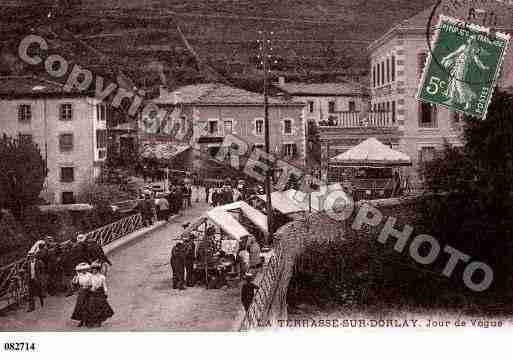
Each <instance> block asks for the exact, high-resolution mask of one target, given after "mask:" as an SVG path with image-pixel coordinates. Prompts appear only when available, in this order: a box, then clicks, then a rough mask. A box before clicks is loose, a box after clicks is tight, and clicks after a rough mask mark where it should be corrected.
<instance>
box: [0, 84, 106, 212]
mask: <svg viewBox="0 0 513 359" xmlns="http://www.w3.org/2000/svg"><path fill="white" fill-rule="evenodd" d="M0 84H1V86H0V133H6V134H7V135H9V136H18V135H19V136H25V137H30V138H31V139H32V140H33V141H34V142H35V143H36V144H37V145H38V146H39V149H40V151H41V154H42V156H43V158H44V159H45V160H46V163H47V167H48V171H49V172H48V176H47V178H46V182H45V185H44V190H43V192H42V194H41V196H42V197H43V198H44V199H46V200H47V201H48V202H49V203H52V204H56V203H57V204H69V203H73V202H74V201H75V197H76V195H77V194H78V193H79V192H80V191H81V189H82V188H83V186H84V185H86V184H90V183H92V182H93V181H94V179H95V178H96V177H97V176H98V175H99V174H100V167H101V165H102V163H103V162H104V161H105V159H106V157H107V142H108V138H107V117H108V109H107V106H106V105H105V104H103V103H101V102H100V101H98V100H96V99H95V98H94V96H93V95H92V94H91V95H88V94H87V93H84V92H82V93H78V92H73V91H64V90H63V88H62V85H61V84H59V83H56V82H52V81H48V80H45V79H41V78H36V77H24V76H9V77H2V78H0Z"/></svg>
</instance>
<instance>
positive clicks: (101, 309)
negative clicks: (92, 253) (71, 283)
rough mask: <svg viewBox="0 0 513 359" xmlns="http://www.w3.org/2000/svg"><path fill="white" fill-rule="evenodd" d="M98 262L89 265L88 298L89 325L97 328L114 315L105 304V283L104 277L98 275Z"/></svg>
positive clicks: (106, 303)
mask: <svg viewBox="0 0 513 359" xmlns="http://www.w3.org/2000/svg"><path fill="white" fill-rule="evenodd" d="M100 269H101V264H100V262H93V264H91V294H90V296H89V324H90V326H92V327H99V326H101V325H102V323H103V322H104V321H106V320H107V319H109V318H110V317H112V316H113V315H114V311H113V310H112V307H111V306H110V304H109V302H107V283H106V280H105V276H104V275H103V274H101V273H100Z"/></svg>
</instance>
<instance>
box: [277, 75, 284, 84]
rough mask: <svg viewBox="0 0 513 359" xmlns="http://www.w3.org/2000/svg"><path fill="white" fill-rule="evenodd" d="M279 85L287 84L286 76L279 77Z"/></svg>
mask: <svg viewBox="0 0 513 359" xmlns="http://www.w3.org/2000/svg"><path fill="white" fill-rule="evenodd" d="M278 85H280V86H283V85H285V76H280V77H278Z"/></svg>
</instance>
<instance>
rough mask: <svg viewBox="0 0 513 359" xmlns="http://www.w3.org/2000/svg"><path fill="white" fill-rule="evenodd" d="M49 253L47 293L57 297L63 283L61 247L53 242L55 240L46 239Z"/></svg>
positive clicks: (47, 257)
mask: <svg viewBox="0 0 513 359" xmlns="http://www.w3.org/2000/svg"><path fill="white" fill-rule="evenodd" d="M46 242H47V246H48V253H47V255H46V272H47V274H48V284H47V288H46V289H47V293H48V295H56V294H57V292H59V290H60V288H59V285H60V283H61V282H62V278H61V276H62V268H61V253H60V247H59V245H57V243H55V242H54V241H53V238H52V237H50V236H47V238H46Z"/></svg>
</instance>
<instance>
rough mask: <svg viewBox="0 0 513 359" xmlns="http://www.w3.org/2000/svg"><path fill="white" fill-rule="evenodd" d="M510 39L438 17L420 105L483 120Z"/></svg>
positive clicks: (468, 24) (507, 36)
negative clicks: (429, 104) (423, 104)
mask: <svg viewBox="0 0 513 359" xmlns="http://www.w3.org/2000/svg"><path fill="white" fill-rule="evenodd" d="M509 39H510V35H509V34H505V33H502V32H495V33H494V34H493V35H492V36H490V28H486V27H483V26H480V25H476V24H471V23H467V22H465V21H463V20H460V19H455V18H453V17H449V16H446V15H440V18H439V22H438V25H437V27H436V34H435V38H434V41H433V43H432V44H431V48H430V49H431V51H430V56H429V58H428V61H427V64H426V65H425V67H424V71H423V75H422V79H421V82H420V85H419V89H418V92H417V99H418V100H419V101H424V102H429V103H432V104H437V105H441V106H444V107H447V108H449V109H450V110H453V111H458V112H462V113H465V114H467V115H470V116H473V117H477V118H480V119H484V118H486V112H487V109H488V105H489V104H490V101H491V98H492V94H493V91H494V87H495V83H496V81H497V78H498V76H499V72H500V69H501V66H502V62H503V60H504V56H505V54H506V51H507V47H508V44H509Z"/></svg>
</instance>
